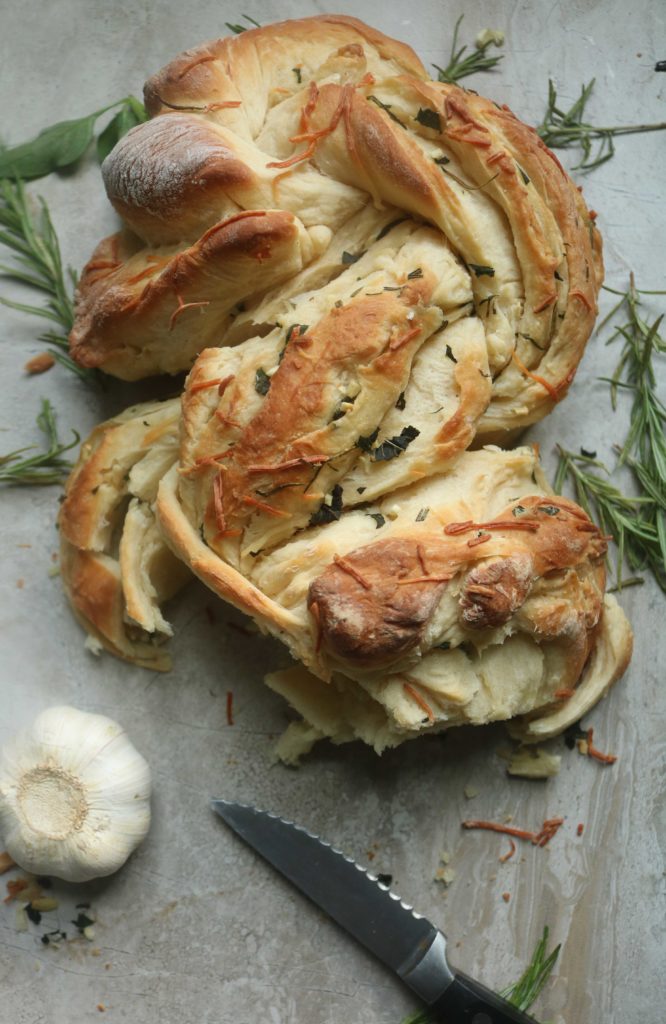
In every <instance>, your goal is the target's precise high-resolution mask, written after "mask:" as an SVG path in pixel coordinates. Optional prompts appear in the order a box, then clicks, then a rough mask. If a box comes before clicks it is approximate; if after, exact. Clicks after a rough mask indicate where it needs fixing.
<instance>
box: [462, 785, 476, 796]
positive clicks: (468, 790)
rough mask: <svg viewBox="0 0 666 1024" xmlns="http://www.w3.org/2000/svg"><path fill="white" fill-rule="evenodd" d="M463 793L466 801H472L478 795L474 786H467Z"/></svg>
mask: <svg viewBox="0 0 666 1024" xmlns="http://www.w3.org/2000/svg"><path fill="white" fill-rule="evenodd" d="M463 793H464V794H465V799H466V800H473V799H474V797H475V796H478V795H479V790H478V789H477V788H476V786H470V785H467V786H465V788H464V789H463Z"/></svg>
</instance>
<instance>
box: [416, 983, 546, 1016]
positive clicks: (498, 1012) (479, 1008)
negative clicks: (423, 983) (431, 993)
mask: <svg viewBox="0 0 666 1024" xmlns="http://www.w3.org/2000/svg"><path fill="white" fill-rule="evenodd" d="M429 1014H430V1017H431V1019H432V1020H436V1021H441V1024H536V1022H535V1020H534V1017H530V1016H529V1015H528V1014H527V1013H524V1012H523V1011H522V1010H518V1009H516V1007H515V1006H512V1005H511V1003H507V1001H506V999H502V997H501V996H498V995H497V994H496V993H495V992H491V991H490V989H489V988H486V987H485V986H484V985H482V984H481V983H480V982H478V981H475V980H474V978H468V977H467V975H466V974H462V973H460V972H456V974H455V977H454V979H453V982H452V983H451V985H449V987H448V988H447V990H446V992H445V993H444V995H443V996H442V997H441V999H438V1001H437V1002H436V1003H434V1004H433V1005H432V1006H430V1008H429Z"/></svg>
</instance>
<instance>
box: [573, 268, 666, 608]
mask: <svg viewBox="0 0 666 1024" xmlns="http://www.w3.org/2000/svg"><path fill="white" fill-rule="evenodd" d="M606 290H607V291H611V292H613V294H615V295H619V296H620V301H619V302H618V303H617V304H616V305H615V306H614V308H613V309H612V310H611V311H610V313H609V314H608V316H607V317H606V318H605V319H604V320H603V321H602V322H601V324H600V325H599V329H601V328H603V327H605V325H606V324H607V323H609V321H612V320H613V319H614V318H615V317H618V316H620V315H621V319H622V320H625V317H626V322H622V323H619V324H617V326H616V327H615V329H614V331H613V333H612V334H611V336H610V338H609V339H608V342H607V344H611V343H612V342H614V341H617V340H620V339H621V340H623V346H622V351H621V353H620V358H619V360H618V363H617V366H616V368H615V371H614V373H613V374H612V376H611V377H602V378H601V379H602V380H606V381H607V382H608V383H609V384H610V392H611V403H612V406H613V409H615V408H616V406H617V401H618V393H619V391H620V390H621V391H626V392H629V393H630V394H632V396H633V400H632V404H631V411H630V423H629V430H628V432H627V436H626V438H625V441H624V444H623V445H621V446H618V447H617V448H616V452H617V454H618V466H622V465H627V466H629V467H630V469H631V471H632V473H633V475H634V480H635V483H636V485H637V490H638V494H637V496H636V497H628V496H626V495H624V494H622V492H621V491H620V490H619V489H618V488H617V487H616V486H615V485H614V484H613V483H612V482H611V480H610V479H609V475H610V474H609V472H608V470H607V468H606V467H605V466H604V464H603V463H602V462H601V461H600V460H598V459H597V458H596V454H590V453H588V452H583V451H582V452H581V454H580V455H575V454H574V453H573V452H569V451H566V450H565V449H563V448H560V449H559V452H560V461H559V465H558V470H557V475H556V479H555V489H556V490H560V489H561V487H562V484H563V483H564V481H565V479H567V478H568V479H569V481H570V482H571V483H572V484H573V486H574V489H575V492H576V497H577V499H578V501H579V504H581V505H582V506H583V508H585V510H586V512H588V514H589V515H592V513H593V512H594V514H595V515H596V518H597V519H598V521H599V524H600V526H601V527H602V529H603V530H604V532H606V533H610V534H612V536H613V538H614V539H615V542H616V544H617V546H618V556H617V564H616V574H615V575H616V583H615V587H616V589H618V590H621V589H622V587H623V586H624V587H626V586H629V585H631V584H633V583H640V582H642V579H641V578H640V577H630V578H629V579H624V578H623V567H624V563H625V561H626V563H627V565H628V566H629V568H630V569H631V570H638V571H641V570H643V569H648V570H649V571H650V572H651V573H652V574H653V576H654V578H655V579H656V581H657V583H658V584H659V586H660V587H661V589H662V590H663V591H665V592H666V407H665V406H664V403H663V401H662V400H661V399H660V398H659V396H658V394H657V387H656V374H655V361H656V359H657V357H658V356H659V355H663V354H664V353H665V352H666V341H664V339H663V338H662V337H661V335H660V333H659V329H660V326H661V322H662V319H663V317H662V316H660V317H658V318H657V319H656V320H655V321H654V323H652V324H649V323H648V322H647V321H646V320H645V318H644V317H643V316H642V315H641V312H640V310H639V306H640V296H641V295H663V294H666V293H664V292H642V291H640V289H638V288H636V283H635V281H634V275H633V274H631V276H630V280H629V288H628V289H627V291H626V292H617V291H615V290H614V289H612V288H608V289H606ZM594 470H600V471H601V474H600V473H598V472H595V471H594Z"/></svg>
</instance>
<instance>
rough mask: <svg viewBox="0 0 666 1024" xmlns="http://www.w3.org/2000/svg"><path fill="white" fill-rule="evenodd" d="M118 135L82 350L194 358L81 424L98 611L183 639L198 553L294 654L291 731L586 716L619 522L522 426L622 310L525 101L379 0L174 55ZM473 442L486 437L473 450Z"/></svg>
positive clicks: (200, 573) (404, 730)
mask: <svg viewBox="0 0 666 1024" xmlns="http://www.w3.org/2000/svg"><path fill="white" fill-rule="evenodd" d="M145 95H146V102H147V107H148V110H149V113H150V115H151V119H150V120H149V121H147V122H146V123H145V124H142V125H139V126H138V127H137V128H135V129H133V130H132V131H131V132H129V133H128V134H127V136H126V137H125V138H124V139H122V140H121V141H120V143H119V144H118V145H117V146H116V148H115V149H114V150H113V152H112V153H111V155H110V156H109V157H108V158H107V160H106V161H105V164H104V168H103V174H104V180H105V184H106V188H107V192H108V195H109V198H110V200H111V201H112V203H113V204H114V206H115V208H116V210H117V211H118V212H119V214H120V215H121V217H122V218H123V220H124V227H123V229H122V231H121V232H119V233H118V234H117V235H115V236H112V237H111V238H109V239H105V240H104V241H103V242H101V243H100V246H99V247H98V249H97V250H96V252H95V253H94V254H93V257H92V259H91V261H90V262H89V264H88V265H87V267H86V269H85V271H84V274H83V276H82V279H81V283H80V287H79V291H78V298H77V310H76V322H75V325H74V329H73V331H72V335H71V346H72V354H73V356H74V358H75V359H76V360H78V361H79V362H80V363H81V364H82V365H85V366H96V367H100V368H102V369H103V370H105V371H106V372H109V373H112V374H115V375H116V376H118V377H121V378H124V379H127V380H137V379H139V378H141V377H144V376H147V375H151V374H157V373H170V374H175V373H178V372H181V371H188V377H187V380H186V383H185V388H184V391H183V395H182V399H181V401H180V402H179V401H178V400H173V401H168V402H164V403H161V404H159V403H157V404H156V403H153V404H147V405H144V406H137V407H134V408H133V409H130V410H128V411H127V412H126V413H124V414H122V415H120V416H118V417H116V418H114V419H113V420H110V421H109V422H108V423H106V424H102V425H101V426H100V427H98V428H97V430H96V431H95V432H94V433H93V435H92V436H91V438H90V439H89V440H88V441H87V442H86V444H85V445H84V446H83V449H82V454H81V457H80V459H79V463H78V464H77V467H76V468H75V470H74V473H73V474H72V477H71V479H70V481H69V484H68V488H67V496H66V500H65V503H64V505H63V507H62V511H61V516H60V525H61V531H62V545H63V548H62V567H63V569H62V571H63V579H64V582H65V588H66V590H67V593H68V595H69V597H70V600H71V602H72V605H73V607H74V610H75V613H76V615H77V616H78V618H79V619H80V620H81V622H82V623H83V625H84V626H85V628H86V629H87V630H88V631H89V633H90V634H91V635H92V636H93V637H94V639H95V640H96V642H99V643H101V644H102V645H104V646H105V647H107V648H108V649H109V650H110V651H112V652H113V653H115V654H117V655H119V656H121V657H124V658H126V659H128V660H130V661H133V662H135V663H137V664H140V665H145V666H147V667H153V668H159V669H161V668H165V667H167V656H166V654H165V651H164V647H163V646H162V645H161V644H162V641H163V640H164V639H165V638H166V637H168V636H169V634H170V627H169V625H168V623H167V621H166V619H165V617H164V611H163V603H164V602H165V601H166V600H167V599H168V598H169V597H170V596H172V595H173V594H174V593H175V592H176V591H177V590H178V589H179V588H180V587H181V586H182V585H183V584H184V582H186V580H187V579H188V578H189V577H190V576H191V575H192V574H193V575H195V576H197V577H198V578H199V579H200V580H202V581H203V582H204V583H205V584H206V585H207V586H208V587H210V589H211V590H212V591H214V592H215V593H216V594H218V595H219V596H220V597H221V598H223V599H224V600H225V601H227V602H229V603H231V604H232V605H234V606H235V607H236V608H239V609H240V610H242V611H243V612H245V613H246V614H248V615H250V616H252V618H253V619H254V620H255V621H256V622H257V624H258V625H259V627H260V628H261V629H262V630H263V631H264V632H267V633H270V634H272V635H274V636H277V637H279V638H280V639H281V640H282V641H283V642H284V643H285V644H286V645H287V647H288V648H289V650H290V651H291V653H292V655H293V656H294V658H295V659H296V660H297V662H298V663H299V664H298V665H297V666H296V667H294V668H293V669H290V670H287V671H285V672H279V673H275V674H274V675H272V676H271V677H269V679H268V682H269V685H270V686H272V687H273V688H274V689H276V690H277V691H278V692H280V693H282V694H283V695H284V696H285V697H286V698H287V699H288V700H289V701H290V703H291V704H292V705H293V707H294V708H295V709H296V710H297V711H298V712H299V713H300V714H301V715H302V717H303V721H302V722H300V723H297V724H295V725H294V726H292V727H291V728H290V730H289V732H288V734H287V736H286V738H285V740H284V741H283V745H282V753H283V756H284V757H285V759H294V758H295V757H297V756H298V754H299V752H301V751H302V750H304V749H305V748H307V746H308V744H309V743H311V742H312V741H314V740H315V739H316V738H319V737H322V736H326V737H329V738H331V739H332V740H334V741H335V742H344V741H347V740H351V739H354V738H361V739H363V740H365V741H366V742H369V743H371V744H372V745H373V746H374V747H375V748H376V749H377V750H382V749H384V748H385V747H387V746H392V745H395V744H396V743H399V742H401V741H402V740H404V739H407V738H411V737H413V736H416V735H419V734H421V733H423V732H428V731H438V730H442V729H446V728H449V727H451V726H453V725H459V724H463V723H470V724H482V723H484V722H490V721H496V720H511V722H512V723H513V725H512V728H514V730H516V731H517V732H519V733H520V735H521V736H522V737H523V738H525V739H526V740H535V739H538V738H540V737H542V736H549V735H552V734H554V733H555V732H557V731H561V730H562V729H563V728H565V727H566V726H567V725H568V724H570V723H571V722H573V721H575V720H576V719H577V718H578V717H580V714H582V713H583V712H584V711H586V710H587V709H588V708H589V707H590V706H591V705H592V703H594V701H595V700H596V699H598V697H599V696H600V695H601V694H602V693H603V692H605V690H606V689H607V688H608V686H610V684H611V683H612V682H613V681H614V679H616V678H617V677H618V676H619V675H620V674H621V672H622V671H623V669H624V667H625V666H626V663H627V661H628V658H629V655H630V651H631V631H630V629H629V626H628V623H627V621H626V619H625V618H624V616H623V613H622V612H621V610H620V609H619V607H618V606H617V604H616V603H615V601H614V600H613V599H612V598H610V597H608V596H604V589H605V568H604V556H605V552H606V540H607V538H604V537H603V536H602V535H601V534H600V532H599V530H598V529H597V527H596V526H595V525H594V523H592V522H591V521H590V519H589V518H588V516H587V515H586V514H585V512H584V511H583V510H582V509H580V508H579V507H578V506H577V505H575V504H574V503H573V502H571V501H568V500H566V499H564V498H561V497H558V496H555V495H553V494H552V492H551V491H550V488H549V487H548V485H547V484H546V482H545V480H544V478H543V475H542V473H541V470H540V467H539V463H538V457H537V455H536V453H535V451H534V450H533V449H531V448H529V447H522V448H517V449H515V450H513V451H508V450H505V449H504V448H500V447H496V445H497V444H500V443H501V444H503V445H507V444H509V443H511V442H512V441H513V439H514V438H515V437H516V436H517V434H518V433H519V432H520V431H521V430H522V429H523V428H525V427H526V426H527V425H529V424H530V423H534V422H536V421H537V420H539V419H541V418H542V417H543V416H544V415H545V414H546V413H547V412H548V411H549V410H550V409H551V408H552V407H553V405H554V404H555V403H556V402H558V401H560V400H561V399H562V398H563V396H564V395H565V394H566V391H567V389H568V387H569V385H570V383H571V381H572V379H573V376H574V373H575V371H576V367H577V365H578V362H579V360H580V358H581V356H582V353H583V350H584V346H585V343H586V341H587V338H588V337H589V334H590V331H591V329H592V325H593V322H594V316H595V312H596V299H597V293H598V289H599V287H600V284H601V279H602V273H603V269H602V264H601V244H600V239H599V235H598V232H597V231H596V228H595V226H594V215H593V214H591V213H589V212H588V210H587V209H586V207H585V204H584V202H583V200H582V198H581V195H580V192H579V190H578V189H577V188H576V187H575V186H574V184H573V183H572V182H571V180H570V179H569V178H568V177H567V175H566V174H565V172H564V171H563V169H562V168H561V166H560V165H559V163H558V161H557V160H556V158H555V157H554V156H553V154H552V153H550V152H549V151H548V150H547V149H546V147H545V146H544V145H543V144H542V142H541V141H540V139H539V138H538V136H537V135H536V133H535V132H534V131H533V130H532V129H530V128H528V127H527V126H525V125H523V124H522V123H521V122H520V121H519V120H518V119H517V118H516V117H515V116H514V115H513V114H512V113H511V112H510V111H509V110H508V109H507V108H505V107H498V106H497V105H496V104H494V103H491V102H490V101H488V100H485V99H483V98H482V97H480V96H477V95H476V94H475V93H471V92H467V91H465V90H463V89H460V88H458V87H456V86H450V85H444V84H441V83H438V82H433V81H431V80H430V79H429V77H428V75H427V73H426V71H425V69H424V68H423V66H422V65H421V63H420V62H419V61H418V59H417V58H416V57H415V55H414V54H413V53H412V51H411V50H410V49H409V48H408V47H405V46H404V45H403V44H401V43H397V42H395V41H394V40H390V39H387V38H386V37H384V36H382V35H381V34H380V33H378V32H376V31H374V30H373V29H370V28H368V27H367V26H365V25H363V24H362V23H361V22H358V21H356V20H355V19H353V18H346V17H337V16H322V17H317V18H311V19H303V20H300V21H292V22H284V23H281V24H278V25H273V26H268V27H266V28H261V29H257V30H253V31H248V32H245V33H243V34H242V35H240V36H238V37H235V38H231V39H222V40H217V41H213V42H210V43H207V44H205V45H204V46H202V47H199V48H197V49H196V50H191V51H187V52H185V53H184V54H181V55H180V56H179V57H178V58H176V60H175V61H173V62H172V63H171V64H169V65H168V66H167V67H166V68H164V69H163V70H162V71H161V72H159V73H158V74H157V75H156V76H154V77H153V78H152V79H150V81H149V82H148V83H147V85H146V90H145ZM472 447H474V448H475V449H476V450H470V449H471V448H472Z"/></svg>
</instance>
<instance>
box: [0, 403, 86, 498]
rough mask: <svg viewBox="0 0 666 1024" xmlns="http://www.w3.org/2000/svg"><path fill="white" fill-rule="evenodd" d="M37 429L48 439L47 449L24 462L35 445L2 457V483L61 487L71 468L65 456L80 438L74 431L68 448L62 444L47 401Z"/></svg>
mask: <svg viewBox="0 0 666 1024" xmlns="http://www.w3.org/2000/svg"><path fill="white" fill-rule="evenodd" d="M37 425H38V427H39V429H40V430H41V431H43V433H44V434H45V435H46V448H45V449H44V451H42V452H38V453H37V454H36V455H28V456H27V457H25V458H21V456H22V455H24V454H25V453H26V452H30V451H33V450H34V448H35V446H34V445H31V446H30V447H28V448H18V449H17V450H16V451H13V452H9V454H7V455H1V456H0V482H2V483H6V484H20V485H29V484H32V485H38V486H44V485H46V484H60V483H62V482H63V480H64V479H65V477H66V476H67V475H68V473H69V472H70V470H71V468H72V464H71V462H68V461H67V460H66V459H63V458H62V456H63V454H64V453H65V452H68V451H69V450H70V448H73V447H74V445H76V444H78V443H79V440H80V438H79V435H78V434H77V433H76V431H72V433H73V434H74V440H73V441H71V442H70V443H69V444H63V443H62V442H61V441H60V440H59V439H58V431H57V427H56V418H55V413H54V411H53V408H52V406H51V403H50V402H49V400H48V399H47V398H43V399H42V407H41V410H40V412H39V414H38V416H37Z"/></svg>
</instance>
